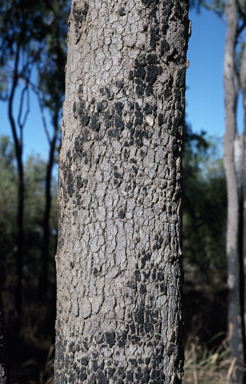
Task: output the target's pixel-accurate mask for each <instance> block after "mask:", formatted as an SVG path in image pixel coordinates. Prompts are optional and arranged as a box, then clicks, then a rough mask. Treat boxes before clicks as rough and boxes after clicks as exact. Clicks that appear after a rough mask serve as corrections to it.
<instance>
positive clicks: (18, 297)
mask: <svg viewBox="0 0 246 384" xmlns="http://www.w3.org/2000/svg"><path fill="white" fill-rule="evenodd" d="M19 53H20V47H19V45H17V50H16V56H15V68H14V76H13V82H12V87H11V93H10V98H9V101H8V116H9V121H10V125H11V129H12V135H13V139H14V144H15V155H16V160H17V169H18V198H17V199H18V212H17V228H18V234H17V241H16V246H17V250H16V252H15V255H16V256H15V257H16V288H15V309H16V314H17V317H18V319H17V322H18V328H20V322H21V311H22V268H23V237H24V229H23V213H24V169H23V168H24V167H23V159H22V149H23V142H22V129H23V127H22V126H20V137H19V138H18V136H17V129H16V124H15V121H14V117H13V100H14V94H15V91H16V88H17V85H18V79H19V76H18V65H19Z"/></svg>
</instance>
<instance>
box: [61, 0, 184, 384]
mask: <svg viewBox="0 0 246 384" xmlns="http://www.w3.org/2000/svg"><path fill="white" fill-rule="evenodd" d="M69 23H70V27H69V38H68V63H67V74H66V96H65V103H64V108H63V124H62V149H61V153H60V166H59V192H58V195H59V196H58V208H59V231H58V249H57V257H56V261H57V291H58V292H57V293H58V302H57V321H56V359H55V383H56V384H58V383H82V382H84V383H98V384H99V383H100V384H103V383H151V384H154V383H157V382H159V383H166V384H169V383H170V384H171V383H173V384H174V383H176V384H177V383H181V382H182V375H183V348H182V307H181V284H182V270H181V255H182V251H181V179H182V169H181V153H182V144H183V129H184V109H185V73H186V67H187V62H186V50H187V42H188V29H189V28H188V26H189V25H188V24H189V23H188V1H177V0H165V1H164V0H163V1H153V2H148V1H145V0H137V1H131V0H129V1H123V2H122V1H116V0H114V1H113V0H111V1H110V0H108V1H107V2H101V1H97V0H92V1H90V2H89V3H86V2H84V1H77V2H75V1H73V2H72V9H71V15H70V22H69Z"/></svg>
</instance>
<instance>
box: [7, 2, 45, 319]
mask: <svg viewBox="0 0 246 384" xmlns="http://www.w3.org/2000/svg"><path fill="white" fill-rule="evenodd" d="M44 13H45V9H44V4H43V2H42V1H41V0H40V1H36V2H35V3H33V2H32V1H30V0H18V1H5V0H1V1H0V40H1V49H0V65H1V78H2V80H3V83H4V84H5V85H6V86H5V87H3V86H2V87H1V91H2V92H1V97H2V98H3V97H4V99H5V100H6V101H7V102H8V117H9V121H10V126H11V130H12V135H13V140H14V145H15V154H16V161H17V165H18V213H17V227H18V234H17V239H16V291H15V308H16V314H17V317H18V318H19V320H20V318H21V310H22V272H23V271H22V267H23V239H24V230H23V213H24V165H23V130H24V126H25V124H26V121H27V117H28V113H29V111H30V87H29V85H30V77H31V70H32V66H33V63H35V62H36V61H37V60H39V58H40V47H41V44H42V42H43V38H44V34H45V29H44V20H43V19H44V17H43V16H44ZM20 84H22V87H21V96H20V99H19V107H18V112H17V116H16V113H15V111H14V99H15V97H16V91H17V88H18V86H19V85H20Z"/></svg>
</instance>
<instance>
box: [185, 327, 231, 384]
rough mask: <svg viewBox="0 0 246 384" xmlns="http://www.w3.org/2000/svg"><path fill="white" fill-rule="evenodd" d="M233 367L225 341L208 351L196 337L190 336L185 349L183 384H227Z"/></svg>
mask: <svg viewBox="0 0 246 384" xmlns="http://www.w3.org/2000/svg"><path fill="white" fill-rule="evenodd" d="M219 336H221V335H219ZM214 339H215V338H213V340H214ZM234 365H235V361H234V360H231V356H230V349H229V347H228V343H227V340H225V341H223V342H222V343H221V344H220V345H218V346H216V347H214V348H212V349H211V350H208V348H207V346H206V345H205V344H204V345H202V344H201V343H200V342H199V338H198V337H197V336H192V337H190V339H189V340H188V341H187V345H186V348H185V365H184V378H183V384H229V383H230V382H231V378H232V377H233V374H234Z"/></svg>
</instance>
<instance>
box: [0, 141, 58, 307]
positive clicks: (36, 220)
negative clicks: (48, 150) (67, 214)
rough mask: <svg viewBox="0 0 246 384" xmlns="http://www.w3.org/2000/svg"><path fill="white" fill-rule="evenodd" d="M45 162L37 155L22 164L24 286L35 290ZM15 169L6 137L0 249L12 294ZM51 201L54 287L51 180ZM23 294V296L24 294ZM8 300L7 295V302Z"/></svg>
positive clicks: (0, 159) (0, 156)
mask: <svg viewBox="0 0 246 384" xmlns="http://www.w3.org/2000/svg"><path fill="white" fill-rule="evenodd" d="M45 172H46V164H45V161H44V160H43V159H42V158H41V157H40V156H38V155H31V156H29V158H28V159H27V161H26V163H25V174H24V178H25V191H24V194H25V211H24V231H25V238H24V244H23V245H24V280H25V282H24V285H26V284H28V286H29V284H30V282H31V285H32V290H33V291H35V289H36V288H35V287H36V286H37V283H38V281H37V279H38V274H39V270H40V253H41V242H42V233H43V229H42V225H43V212H44V206H45V200H44V188H45V183H44V181H45ZM17 183H18V178H17V170H16V163H15V156H14V147H13V144H12V143H11V141H10V139H9V137H7V136H1V137H0V249H1V258H2V263H3V266H4V270H5V273H4V276H5V291H6V290H7V291H9V294H10V292H12V288H13V286H14V284H15V283H14V281H15V280H14V276H15V268H14V265H15V258H14V254H15V251H16V249H15V244H16V235H17V228H16V215H17V192H18V188H17ZM52 195H53V202H52V209H51V217H50V227H51V234H52V235H51V244H50V254H51V255H52V256H53V257H52V260H53V264H52V265H51V266H50V268H51V269H50V271H49V274H50V279H51V282H52V284H54V280H55V276H54V255H55V245H56V233H57V219H56V181H55V180H53V188H52ZM24 294H25V293H24ZM11 301H13V300H12V299H11V294H10V302H11Z"/></svg>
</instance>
